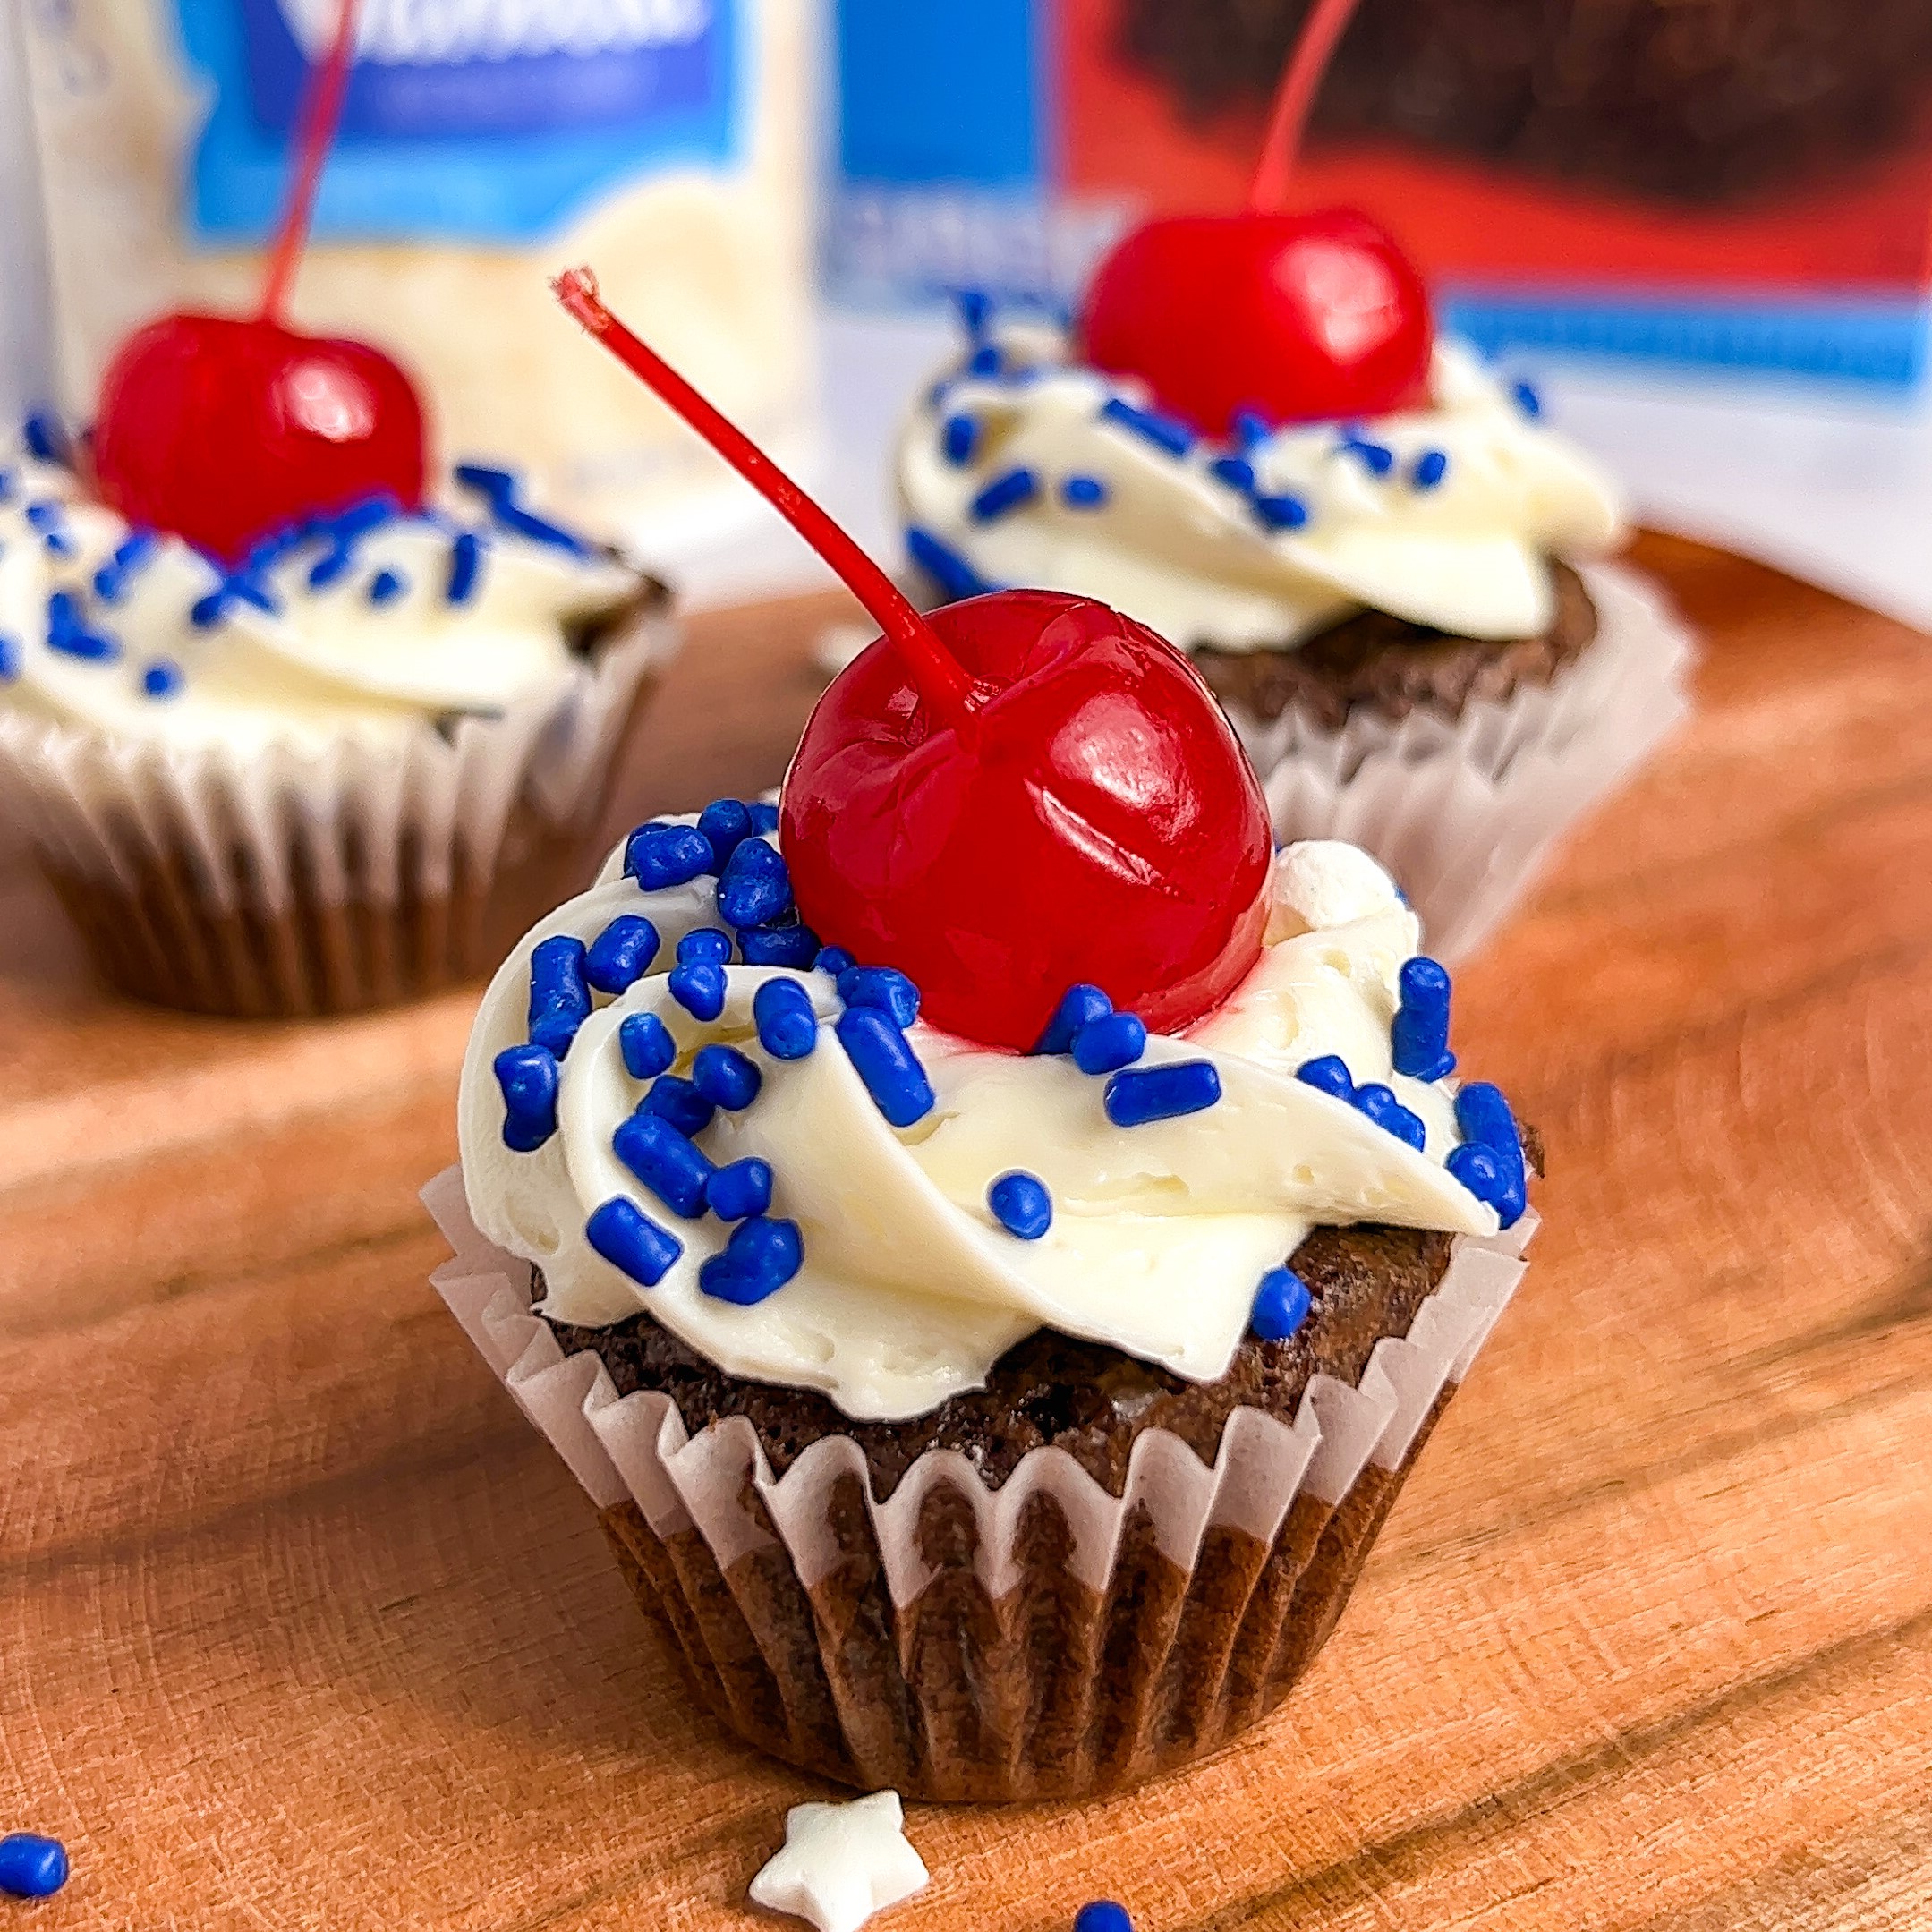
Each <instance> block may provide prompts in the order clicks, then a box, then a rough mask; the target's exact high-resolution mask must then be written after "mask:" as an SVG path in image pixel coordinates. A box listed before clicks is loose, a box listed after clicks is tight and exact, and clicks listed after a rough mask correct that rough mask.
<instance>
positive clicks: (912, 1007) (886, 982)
mask: <svg viewBox="0 0 1932 1932" xmlns="http://www.w3.org/2000/svg"><path fill="white" fill-rule="evenodd" d="M838 997H839V998H840V999H841V1000H844V1001H845V1003H846V1004H847V1006H848V1007H850V1006H869V1007H877V1008H879V1009H881V1011H883V1012H887V1013H889V1014H890V1015H891V1016H892V1024H893V1025H894V1026H899V1027H906V1026H911V1025H912V1023H913V1022H914V1021H915V1019H917V1018H918V1017H919V989H918V988H917V987H916V986H915V985H914V984H913V983H912V982H911V981H910V980H909V979H907V978H906V975H904V974H903V973H901V972H900V971H899V970H898V967H897V966H847V968H846V969H845V971H844V972H843V973H841V974H840V975H838Z"/></svg>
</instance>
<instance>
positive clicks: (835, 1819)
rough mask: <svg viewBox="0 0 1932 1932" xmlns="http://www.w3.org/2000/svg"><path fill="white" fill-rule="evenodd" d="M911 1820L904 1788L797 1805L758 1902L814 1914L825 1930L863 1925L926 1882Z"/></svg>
mask: <svg viewBox="0 0 1932 1932" xmlns="http://www.w3.org/2000/svg"><path fill="white" fill-rule="evenodd" d="M905 1819H906V1814H905V1811H904V1809H902V1808H901V1806H900V1804H899V1794H898V1792H873V1793H872V1796H871V1797H870V1798H855V1799H853V1800H851V1801H850V1802H849V1803H847V1804H827V1805H794V1806H793V1807H792V1809H790V1810H789V1811H787V1813H786V1814H785V1849H784V1850H783V1851H780V1852H779V1855H778V1856H777V1857H776V1858H775V1859H773V1860H771V1862H770V1864H769V1865H767V1866H766V1867H765V1868H764V1869H763V1870H762V1872H760V1873H759V1875H758V1876H757V1877H755V1878H754V1879H753V1880H752V1903H753V1904H754V1905H763V1906H766V1907H767V1908H769V1909H770V1911H781V1912H790V1913H792V1914H793V1915H794V1917H796V1918H799V1919H810V1920H811V1921H812V1923H813V1925H815V1926H816V1927H817V1928H819V1932H858V1928H859V1927H861V1926H862V1925H864V1923H865V1921H866V1920H867V1919H870V1918H871V1917H872V1914H873V1913H874V1912H877V1911H884V1910H885V1909H886V1907H887V1906H888V1905H897V1904H898V1902H899V1901H900V1900H901V1899H909V1898H910V1897H911V1896H912V1895H913V1894H914V1893H915V1892H923V1891H924V1890H925V1888H926V1882H927V1873H926V1868H925V1866H924V1863H923V1861H922V1860H921V1859H920V1856H919V1854H918V1853H917V1852H916V1851H914V1850H913V1848H912V1847H911V1846H910V1845H909V1844H907V1843H906V1834H905V1831H904V1829H903V1826H904V1825H905Z"/></svg>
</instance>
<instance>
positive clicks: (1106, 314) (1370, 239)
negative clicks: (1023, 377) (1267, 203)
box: [1080, 208, 1435, 437]
mask: <svg viewBox="0 0 1932 1932" xmlns="http://www.w3.org/2000/svg"><path fill="white" fill-rule="evenodd" d="M1434 336H1435V331H1434V323H1433V321H1432V320H1431V319H1430V314H1429V298H1428V292H1427V291H1426V289H1425V288H1424V286H1423V284H1422V277H1420V276H1419V275H1417V273H1416V270H1415V268H1414V267H1413V266H1412V265H1411V264H1410V263H1409V260H1408V259H1407V258H1406V257H1405V256H1404V255H1403V253H1402V251H1401V250H1400V249H1399V248H1398V247H1397V246H1396V244H1395V243H1394V241H1393V239H1392V237H1391V236H1390V235H1389V234H1388V233H1387V232H1386V231H1385V230H1384V229H1383V228H1381V227H1379V226H1377V225H1376V224H1375V222H1373V221H1371V220H1370V219H1369V218H1368V217H1367V216H1366V215H1363V214H1360V213H1358V212H1357V211H1356V210H1355V209H1343V208H1330V209H1317V210H1315V212H1314V213H1311V214H1298V215H1284V214H1264V213H1257V212H1255V211H1253V210H1249V211H1246V212H1243V213H1241V214H1237V215H1187V216H1180V217H1174V218H1172V219H1170V220H1166V221H1154V222H1149V223H1148V224H1146V226H1144V227H1140V228H1136V229H1135V230H1134V231H1133V232H1132V233H1131V234H1128V237H1127V238H1126V240H1125V241H1123V242H1122V243H1120V244H1119V246H1118V247H1117V248H1116V249H1115V250H1114V251H1113V252H1112V253H1111V254H1110V255H1109V256H1108V257H1107V258H1106V260H1104V261H1102V264H1101V266H1100V268H1099V269H1098V270H1097V271H1096V272H1095V274H1094V279H1093V282H1092V283H1091V285H1089V287H1088V290H1087V297H1086V304H1085V309H1084V311H1083V312H1082V314H1081V318H1080V341H1081V347H1082V352H1083V353H1084V354H1085V357H1086V359H1087V360H1088V361H1089V362H1092V363H1093V364H1094V366H1095V367H1096V368H1099V369H1103V370H1107V371H1108V372H1109V373H1110V374H1111V375H1116V376H1137V377H1138V378H1139V379H1141V380H1142V381H1143V382H1145V384H1146V385H1147V386H1148V387H1149V388H1150V389H1151V390H1152V392H1153V398H1154V401H1155V402H1156V403H1157V404H1159V405H1160V406H1161V407H1162V409H1164V410H1166V411H1168V412H1169V413H1171V414H1173V415H1177V416H1179V417H1181V418H1182V419H1183V420H1184V421H1187V422H1190V423H1192V424H1193V425H1194V426H1195V427H1196V429H1198V430H1201V431H1203V432H1204V434H1206V435H1209V436H1217V437H1218V436H1226V435H1227V434H1228V433H1229V432H1230V430H1231V429H1232V427H1233V423H1234V418H1235V414H1236V413H1237V412H1238V411H1239V410H1243V409H1253V410H1257V411H1259V412H1260V413H1261V414H1262V415H1263V416H1264V417H1265V418H1266V419H1267V420H1268V421H1273V422H1298V421H1309V420H1311V419H1313V418H1316V417H1349V416H1379V415H1385V414H1387V413H1389V412H1390V411H1392V410H1397V409H1407V408H1410V407H1413V406H1414V405H1416V404H1419V403H1422V402H1424V401H1426V399H1427V396H1428V378H1429V356H1430V352H1431V350H1432V348H1433V347H1434Z"/></svg>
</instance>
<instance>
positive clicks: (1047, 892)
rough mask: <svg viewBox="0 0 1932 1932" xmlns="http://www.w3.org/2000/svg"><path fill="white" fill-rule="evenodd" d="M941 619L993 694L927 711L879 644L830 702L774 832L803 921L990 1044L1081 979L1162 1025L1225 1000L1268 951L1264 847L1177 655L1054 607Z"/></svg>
mask: <svg viewBox="0 0 1932 1932" xmlns="http://www.w3.org/2000/svg"><path fill="white" fill-rule="evenodd" d="M927 621H928V622H929V623H930V624H931V625H932V627H933V629H934V630H935V631H936V632H937V633H938V634H939V637H940V642H941V643H943V644H944V645H945V646H946V648H947V649H948V650H949V651H951V653H952V654H953V656H954V657H956V658H957V660H959V662H960V663H961V664H963V665H964V666H965V667H966V670H967V671H968V672H969V673H970V674H971V675H972V677H973V678H974V681H975V685H977V686H978V688H979V691H980V694H981V695H980V696H979V697H978V698H977V699H976V700H975V704H974V707H973V708H972V709H971V710H969V711H967V713H966V716H965V717H964V718H963V719H957V720H953V719H946V718H943V717H939V716H935V714H934V711H933V709H932V707H931V706H930V705H928V704H927V703H925V702H924V701H923V698H922V695H921V693H920V690H919V687H918V685H917V684H916V682H915V679H914V678H913V677H912V676H911V675H910V674H909V673H908V671H907V670H906V665H905V662H904V660H903V659H901V658H900V656H899V655H898V652H897V651H895V650H894V649H893V647H892V646H891V644H890V643H889V642H888V641H887V640H886V639H883V638H881V640H880V641H879V642H878V643H875V644H873V645H872V648H871V649H870V650H868V651H864V653H862V654H861V655H860V656H859V657H858V658H857V659H856V660H855V661H854V662H853V663H852V664H850V665H849V666H847V668H846V669H845V670H844V671H842V672H841V673H840V674H839V676H838V678H837V679H836V680H835V681H834V682H833V684H832V685H831V686H830V689H829V690H828V691H827V692H826V694H825V695H824V696H823V697H822V698H821V699H820V700H819V703H818V707H817V709H816V710H815V711H813V714H812V719H811V721H810V722H809V723H808V724H807V725H806V727H805V731H804V738H803V739H802V740H801V742H800V744H799V746H798V750H797V753H796V755H795V756H794V758H793V760H792V765H791V770H789V771H788V772H787V774H786V779H785V793H784V806H783V811H784V817H783V819H782V821H781V822H780V826H779V838H780V844H781V847H782V848H783V850H784V853H785V857H786V862H787V864H788V865H789V866H790V868H791V876H792V889H793V892H794V894H795V896H796V898H797V901H798V909H799V914H800V916H801V917H802V918H803V919H804V922H805V923H806V924H807V925H809V926H811V927H812V928H813V931H814V932H819V933H821V934H822V935H823V936H824V937H826V938H827V939H829V940H836V941H837V942H838V944H839V945H841V946H843V947H846V948H847V949H848V950H850V951H852V952H854V953H855V954H857V956H858V957H860V958H861V959H863V960H865V961H867V962H868V963H872V962H876V963H877V964H880V965H882V966H898V968H899V969H900V971H901V972H903V973H906V974H907V975H909V976H910V977H911V978H912V980H913V982H914V983H915V984H916V985H917V986H918V988H919V990H920V995H921V1002H922V1003H921V1012H922V1013H923V1016H924V1017H926V1018H927V1019H929V1020H930V1021H931V1022H932V1024H933V1025H934V1026H941V1027H944V1028H945V1029H946V1030H947V1031H948V1032H950V1033H957V1034H965V1035H966V1037H967V1038H969V1039H973V1040H981V1041H985V1042H988V1043H991V1044H993V1045H996V1046H1009V1047H1017V1048H1020V1049H1025V1048H1026V1047H1030V1046H1031V1045H1032V1044H1033V1043H1034V1041H1035V1040H1037V1039H1038V1038H1039V1037H1040V1034H1041V1033H1042V1032H1043V1030H1044V1029H1045V1026H1046V1023H1047V1021H1048V1020H1049V1019H1050V1018H1051V1017H1052V1013H1053V1009H1054V1007H1055V1006H1056V1005H1057V1004H1058V1003H1059V1000H1060V995H1061V994H1062V993H1064V992H1066V991H1067V989H1068V987H1069V986H1071V985H1075V984H1077V983H1081V982H1088V983H1093V984H1094V985H1097V986H1099V987H1100V988H1102V991H1103V992H1106V993H1107V994H1108V995H1109V997H1110V998H1111V1000H1113V1002H1114V1004H1115V1006H1116V1007H1118V1008H1120V1009H1123V1010H1127V1011H1132V1012H1135V1013H1137V1014H1138V1015H1139V1016H1140V1017H1141V1018H1142V1019H1144V1020H1145V1021H1146V1023H1147V1024H1148V1026H1151V1027H1153V1028H1156V1029H1157V1030H1159V1031H1162V1032H1173V1031H1175V1030H1177V1029H1178V1028H1180V1027H1183V1026H1187V1025H1188V1024H1189V1023H1190V1022H1191V1021H1193V1020H1196V1019H1198V1018H1199V1017H1201V1016H1202V1015H1203V1014H1204V1013H1205V1012H1207V1011H1209V1010H1210V1009H1213V1008H1214V1007H1216V1006H1218V1005H1219V1004H1220V1003H1221V1000H1224V999H1226V998H1227V996H1228V995H1229V994H1230V992H1232V991H1233V990H1234V988H1235V987H1236V986H1237V985H1238V984H1239V983H1240V982H1241V981H1242V979H1243V978H1245V977H1246V976H1247V972H1248V970H1249V968H1250V967H1252V966H1253V965H1254V964H1255V960H1256V959H1257V958H1258V957H1260V953H1261V940H1262V929H1263V927H1264V925H1265V923H1266V920H1267V902H1266V898H1265V896H1264V888H1265V886H1266V883H1267V879H1268V871H1269V866H1270V863H1271V861H1272V855H1273V843H1272V838H1271V835H1270V832H1269V827H1268V813H1267V807H1266V805H1265V804H1264V803H1263V800H1262V796H1261V788H1260V787H1259V786H1258V785H1257V784H1256V783H1255V775H1254V772H1253V770H1251V768H1250V767H1249V765H1248V762H1247V759H1246V758H1245V757H1244V756H1243V755H1242V753H1241V748H1240V745H1238V743H1237V742H1236V739H1235V736H1234V734H1233V732H1232V731H1230V729H1229V728H1228V723H1227V720H1226V719H1224V718H1223V717H1222V716H1221V711H1220V708H1219V707H1218V706H1217V705H1216V704H1215V702H1214V701H1213V698H1212V697H1211V696H1209V694H1208V692H1207V689H1206V687H1205V686H1204V685H1203V684H1202V682H1201V680H1200V678H1199V677H1197V676H1196V674H1195V672H1194V670H1193V669H1192V668H1191V667H1190V666H1189V665H1188V663H1187V660H1186V659H1185V658H1184V657H1183V656H1182V655H1181V654H1180V652H1179V651H1176V650H1175V649H1174V648H1173V646H1172V645H1171V644H1169V643H1165V642H1163V641H1162V639H1161V638H1159V637H1157V636H1155V635H1154V634H1153V632H1152V631H1150V630H1147V629H1146V628H1145V626H1141V625H1139V624H1136V623H1135V622H1134V620H1133V619H1132V618H1131V617H1122V616H1121V615H1120V614H1119V612H1118V611H1115V610H1110V609H1108V608H1107V607H1106V606H1105V605H1104V604H1098V603H1094V602H1092V601H1091V600H1087V599H1084V598H1077V597H1068V596H1064V595H1062V594H1060V592H1051V591H1000V592H993V593H992V595H990V596H986V597H975V598H971V599H968V600H966V601H965V602H963V603H957V604H950V605H948V606H947V607H946V608H945V609H940V610H936V611H934V612H932V614H931V616H930V617H928V619H927Z"/></svg>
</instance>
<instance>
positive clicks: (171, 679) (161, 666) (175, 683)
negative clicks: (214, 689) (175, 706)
mask: <svg viewBox="0 0 1932 1932" xmlns="http://www.w3.org/2000/svg"><path fill="white" fill-rule="evenodd" d="M187 683H188V679H187V676H186V674H185V673H184V672H183V670H182V668H181V666H180V665H178V664H177V663H175V661H174V659H172V658H157V659H155V660H154V661H153V662H152V663H151V664H149V666H148V668H146V669H145V670H143V671H142V672H141V674H140V688H141V690H142V691H143V692H144V693H145V694H147V695H148V696H149V697H150V698H172V697H175V696H177V695H179V694H180V693H181V692H182V691H183V689H184V688H185V687H186V685H187Z"/></svg>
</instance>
